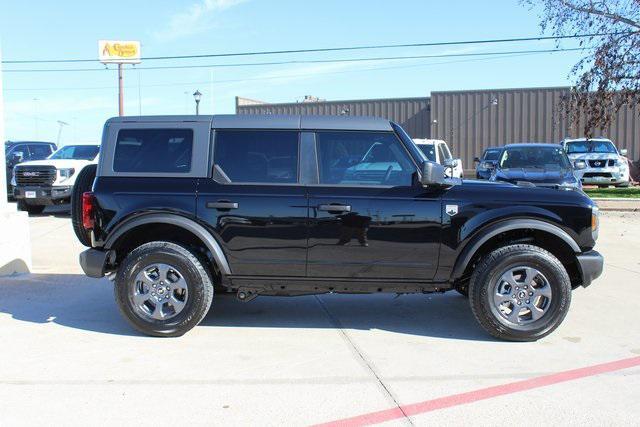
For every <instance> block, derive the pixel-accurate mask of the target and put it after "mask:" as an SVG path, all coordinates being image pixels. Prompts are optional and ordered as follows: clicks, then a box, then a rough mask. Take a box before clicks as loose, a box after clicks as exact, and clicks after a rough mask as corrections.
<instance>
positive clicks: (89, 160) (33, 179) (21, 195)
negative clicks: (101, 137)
mask: <svg viewBox="0 0 640 427" xmlns="http://www.w3.org/2000/svg"><path fill="white" fill-rule="evenodd" d="M99 151H100V146H99V145H89V144H82V145H65V146H64V147H62V148H60V149H59V150H57V151H56V152H54V153H53V154H51V155H50V156H49V157H48V158H46V159H45V160H35V161H30V162H24V163H19V164H17V165H16V166H15V167H14V168H13V177H12V179H11V185H12V186H13V188H14V189H13V196H14V197H15V198H16V200H17V201H18V208H19V209H20V210H24V211H27V212H29V213H32V214H38V213H41V212H42V211H43V210H44V208H45V207H46V206H47V205H57V204H63V203H68V202H69V200H70V198H71V193H72V189H73V184H74V183H75V180H76V177H77V176H78V174H79V173H80V171H81V170H82V169H83V168H85V167H86V166H88V165H90V164H95V163H97V161H98V152H99Z"/></svg>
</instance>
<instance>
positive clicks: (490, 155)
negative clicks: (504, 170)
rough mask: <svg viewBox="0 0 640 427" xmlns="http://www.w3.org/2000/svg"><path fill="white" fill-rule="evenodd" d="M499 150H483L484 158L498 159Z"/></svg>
mask: <svg viewBox="0 0 640 427" xmlns="http://www.w3.org/2000/svg"><path fill="white" fill-rule="evenodd" d="M499 154H500V150H487V151H485V152H484V160H498V155H499Z"/></svg>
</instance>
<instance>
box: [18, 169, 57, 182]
mask: <svg viewBox="0 0 640 427" xmlns="http://www.w3.org/2000/svg"><path fill="white" fill-rule="evenodd" d="M55 180H56V168H55V167H53V166H16V184H18V185H21V186H22V185H51V184H53V182H54V181H55Z"/></svg>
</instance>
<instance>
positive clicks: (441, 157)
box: [438, 144, 447, 165]
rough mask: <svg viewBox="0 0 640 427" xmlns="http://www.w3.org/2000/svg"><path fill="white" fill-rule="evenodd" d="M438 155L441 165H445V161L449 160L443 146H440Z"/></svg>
mask: <svg viewBox="0 0 640 427" xmlns="http://www.w3.org/2000/svg"><path fill="white" fill-rule="evenodd" d="M438 154H439V155H440V163H441V164H443V165H444V161H445V160H447V155H446V153H445V152H444V148H443V145H442V144H438Z"/></svg>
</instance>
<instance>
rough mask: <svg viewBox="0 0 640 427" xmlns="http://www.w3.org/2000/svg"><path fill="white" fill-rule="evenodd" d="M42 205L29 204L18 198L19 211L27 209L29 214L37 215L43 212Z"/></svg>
mask: <svg viewBox="0 0 640 427" xmlns="http://www.w3.org/2000/svg"><path fill="white" fill-rule="evenodd" d="M44 208H46V206H44V205H30V204H29V203H27V202H25V201H24V200H22V199H19V200H18V209H19V210H21V211H27V212H28V213H29V215H38V214H41V213H42V212H44Z"/></svg>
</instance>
